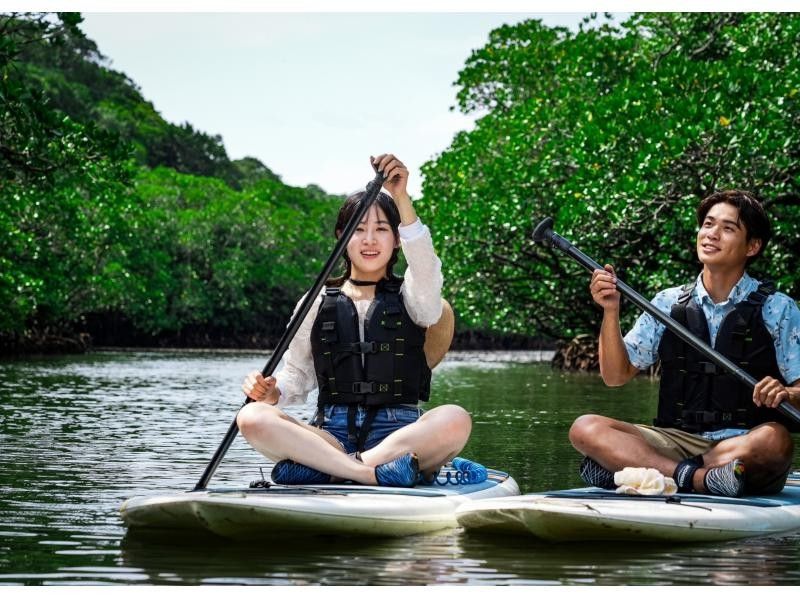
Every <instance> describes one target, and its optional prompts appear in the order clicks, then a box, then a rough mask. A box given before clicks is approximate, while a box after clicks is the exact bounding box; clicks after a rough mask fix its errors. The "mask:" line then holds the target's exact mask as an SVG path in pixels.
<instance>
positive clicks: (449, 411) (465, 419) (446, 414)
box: [440, 405, 472, 444]
mask: <svg viewBox="0 0 800 598" xmlns="http://www.w3.org/2000/svg"><path fill="white" fill-rule="evenodd" d="M440 409H442V411H443V413H442V419H443V420H444V421H445V422H446V424H445V429H444V430H443V432H444V433H445V434H446V435H447V437H449V438H452V439H453V440H455V441H459V442H462V441H463V444H466V442H467V440H468V439H469V435H470V432H472V417H470V414H469V412H468V411H467V410H466V409H464V408H463V407H459V406H458V405H442V407H440Z"/></svg>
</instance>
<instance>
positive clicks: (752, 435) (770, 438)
mask: <svg viewBox="0 0 800 598" xmlns="http://www.w3.org/2000/svg"><path fill="white" fill-rule="evenodd" d="M747 438H748V441H749V442H748V443H747V453H748V454H747V455H745V462H747V461H748V460H750V461H762V460H769V461H771V462H776V463H785V462H788V461H791V459H792V456H793V454H794V441H793V440H792V436H791V434H789V432H788V430H787V429H786V428H785V427H783V426H782V425H780V424H777V423H772V422H770V423H766V424H762V425H760V426H757V427H755V428H753V429H752V430H750V432H748V434H747Z"/></svg>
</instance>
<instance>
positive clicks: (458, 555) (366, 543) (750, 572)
mask: <svg viewBox="0 0 800 598" xmlns="http://www.w3.org/2000/svg"><path fill="white" fill-rule="evenodd" d="M537 357H539V356H537V355H534V354H529V353H453V354H451V355H450V356H449V357H448V359H447V360H446V361H445V362H444V363H443V364H441V365H440V366H439V367H438V368H437V370H436V372H435V374H434V381H433V397H434V399H433V401H432V404H433V405H436V404H442V403H457V404H460V405H462V406H464V407H465V408H466V409H468V410H469V411H470V412H471V413H472V414H473V419H474V428H473V434H472V439H471V440H470V442H469V444H468V445H467V447H466V448H465V450H464V452H463V453H462V454H463V455H464V456H466V457H468V458H471V459H474V460H477V461H479V462H481V463H484V464H485V465H487V466H492V467H495V468H497V469H502V470H505V471H509V472H510V473H511V474H512V475H513V476H514V478H515V479H516V480H517V482H518V483H519V485H520V488H521V489H522V491H523V492H534V491H542V490H549V489H555V488H567V487H574V486H580V485H582V484H581V482H580V480H579V478H578V476H577V473H576V470H577V466H578V463H579V460H580V458H579V455H578V454H577V453H575V451H574V450H573V449H572V448H571V447H570V445H569V442H568V441H567V430H568V429H569V425H570V423H571V422H572V421H573V420H574V418H575V417H577V416H578V415H580V414H581V413H586V412H595V413H603V414H606V415H609V416H612V417H617V418H620V419H626V420H632V421H645V422H646V421H649V420H650V419H651V418H652V416H653V412H654V408H655V402H656V392H657V384H656V383H655V382H653V381H651V380H649V379H647V378H644V377H642V378H639V379H636V380H634V381H632V382H631V383H630V384H628V385H626V386H625V387H623V388H617V389H609V388H606V387H604V386H603V384H602V382H601V381H600V380H599V378H598V377H597V376H596V375H590V374H563V373H559V372H554V371H552V370H551V369H550V367H549V366H548V365H547V364H546V363H534V362H531V360H532V359H536V358H537ZM265 361H266V356H265V355H264V354H255V353H223V352H216V353H215V352H202V353H197V352H98V353H93V354H89V355H82V356H68V357H47V358H45V357H43V358H37V359H26V360H15V361H6V362H2V363H0V584H12V585H16V584H26V585H49V584H302V585H309V584H323V585H328V584H337V585H351V584H353V585H354V584H358V585H360V584H392V585H416V584H471V585H477V584H495V585H496V584H503V585H505V584H510V585H516V584H573V585H598V584H680V585H685V584H753V583H755V584H769V585H771V584H779V585H786V584H797V583H799V582H800V534H794V535H790V536H784V537H777V538H776V537H770V538H758V539H751V540H747V541H736V542H722V543H714V544H705V545H671V544H670V545H666V544H665V545H658V544H653V545H641V544H635V545H634V544H624V543H604V544H600V543H586V544H563V545H560V544H547V543H542V542H538V541H536V540H532V539H527V538H512V537H499V538H494V539H492V538H487V537H483V536H473V535H469V534H465V533H464V532H463V531H461V530H448V531H446V532H442V533H438V534H432V535H426V536H415V537H408V538H399V539H388V540H364V539H359V540H354V539H331V538H323V539H311V540H308V539H306V540H304V541H298V542H295V543H292V542H288V543H287V542H284V541H281V542H280V543H276V542H272V541H270V539H269V538H253V541H252V542H248V543H232V542H225V541H219V542H213V541H202V542H197V541H195V542H192V543H185V542H180V541H179V539H174V540H175V541H172V542H160V543H154V542H152V541H144V540H141V539H136V538H132V537H126V534H125V528H124V527H123V526H122V522H121V520H120V518H119V515H118V509H119V506H120V504H121V503H122V502H123V501H124V500H125V499H126V498H129V497H131V496H134V495H142V494H158V493H171V492H180V491H184V490H190V489H191V488H192V487H193V486H194V484H195V483H196V482H197V480H198V478H199V477H200V475H201V473H202V472H203V469H204V468H205V466H206V464H207V463H208V461H209V460H210V458H211V455H212V454H213V452H214V450H215V449H216V447H217V446H218V444H219V442H220V441H221V439H222V437H223V436H224V434H225V431H226V430H227V428H228V426H229V424H230V423H231V421H232V420H233V417H234V414H235V412H236V410H237V409H238V407H239V406H241V404H242V401H243V397H242V395H241V391H240V390H239V387H240V384H241V380H242V378H243V376H244V374H245V373H246V372H248V371H250V370H252V369H260V368H261V367H263V365H264V363H265ZM311 411H312V409H311V407H307V408H301V409H299V410H298V411H297V412H296V414H297V415H300V416H308V415H310V413H311ZM798 465H800V460H797V459H796V462H795V466H798ZM260 466H263V467H264V468H265V473H266V471H268V469H269V464H268V463H267V462H266V461H264V460H262V459H261V458H260V457H259V456H258V455H256V454H255V453H254V452H253V451H252V450H251V449H250V448H249V447H248V446H247V445H246V443H244V442H243V441H242V440H241V438H239V439H237V440H236V442H235V443H234V445H233V446H232V448H231V449H230V451H229V452H228V454H227V456H226V458H225V460H224V461H223V462H222V465H221V466H220V468H219V470H218V471H217V473H216V475H215V477H214V478H213V480H212V483H211V484H210V485H211V486H212V487H219V486H239V487H241V486H245V485H247V484H248V483H249V482H250V481H251V480H253V479H257V478H259V477H260V473H259V467H260Z"/></svg>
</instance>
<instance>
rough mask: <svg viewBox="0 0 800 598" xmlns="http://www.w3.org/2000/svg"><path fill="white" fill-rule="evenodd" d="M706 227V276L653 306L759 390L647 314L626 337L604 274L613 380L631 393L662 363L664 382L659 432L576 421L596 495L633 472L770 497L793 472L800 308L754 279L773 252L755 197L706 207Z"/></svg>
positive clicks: (600, 281)
mask: <svg viewBox="0 0 800 598" xmlns="http://www.w3.org/2000/svg"><path fill="white" fill-rule="evenodd" d="M697 222H698V226H699V230H698V233H697V257H698V259H699V260H700V262H701V263H702V264H703V271H702V272H701V273H700V275H699V276H698V277H697V279H696V281H693V282H692V283H690V284H688V285H685V286H683V287H675V288H671V289H668V290H666V291H662V292H660V293H658V294H657V295H656V296H655V298H654V299H653V301H652V303H653V304H654V305H655V306H656V307H658V308H659V309H660V310H661V311H663V312H665V313H668V314H671V316H672V317H673V318H674V319H676V320H678V321H679V322H681V323H682V324H684V326H686V327H687V328H689V329H690V330H691V331H692V332H693V333H694V334H695V335H696V336H699V337H700V338H702V339H704V340H705V341H706V342H707V343H708V344H709V345H711V346H712V347H714V348H715V349H716V350H717V351H718V352H720V353H722V354H723V355H725V356H726V357H728V358H729V359H731V360H732V361H734V362H735V363H737V364H738V365H739V366H740V367H741V368H742V369H744V370H745V371H747V372H748V373H749V374H751V375H752V376H753V377H755V378H756V379H757V380H759V382H758V383H757V384H756V386H755V389H754V390H752V391H751V390H750V389H749V388H748V387H747V386H746V385H744V384H742V383H741V382H739V381H738V380H736V379H735V378H734V377H733V376H731V375H730V374H728V373H726V372H725V371H723V370H721V369H720V368H717V367H716V366H715V365H714V364H713V363H709V362H708V360H707V359H706V358H704V357H703V356H702V355H701V354H700V353H698V352H697V351H696V350H694V349H692V348H691V347H690V346H689V345H687V344H686V343H684V342H683V341H681V340H680V339H679V338H678V337H677V336H675V335H674V334H673V333H671V332H670V331H669V330H666V329H665V326H664V325H663V324H661V323H659V322H658V321H657V320H656V319H655V318H653V317H652V316H651V315H650V314H647V313H645V314H642V315H641V316H640V317H639V319H638V320H637V321H636V324H635V325H634V327H633V329H632V330H631V331H630V332H629V333H628V334H627V335H626V336H625V338H624V339H623V338H622V334H621V332H620V324H619V313H620V293H619V292H618V291H617V290H616V277H615V274H614V269H613V268H612V267H611V266H610V265H606V266H605V269H603V270H595V271H594V272H593V274H592V281H591V284H590V287H589V288H590V290H591V293H592V298H593V299H594V301H595V302H596V303H597V304H598V305H600V307H602V308H603V322H602V325H601V329H600V339H599V342H600V374H601V376H602V378H603V381H604V382H605V383H606V384H607V385H608V386H621V385H623V384H625V383H626V382H628V381H629V380H630V379H631V378H633V377H634V376H635V375H636V374H637V373H638V372H639V370H642V369H645V368H647V367H649V366H650V365H652V364H653V363H655V362H656V360H657V359H658V358H660V359H661V364H662V376H661V383H660V392H659V405H658V417H657V418H656V420H655V422H654V426H645V425H637V424H629V423H626V422H622V421H617V420H614V419H611V418H607V417H603V416H599V415H583V416H581V417H579V418H578V419H577V420H575V422H574V423H573V425H572V428H571V429H570V433H569V437H570V441H571V442H572V445H573V446H574V447H575V448H576V449H577V450H578V451H580V452H581V453H583V454H584V455H585V458H584V460H583V462H582V463H581V472H580V473H581V477H582V478H583V480H584V481H585V482H586V483H588V484H590V485H595V486H599V487H602V488H609V489H611V488H614V487H615V484H614V475H613V472H615V471H618V470H620V469H623V468H624V467H627V466H634V467H652V468H655V469H657V470H659V471H660V472H661V473H663V474H664V475H665V476H671V477H673V478H674V479H675V482H676V483H677V484H678V488H679V490H680V491H681V492H703V493H711V494H718V495H724V496H742V495H743V494H745V493H747V494H771V493H775V492H780V490H781V489H782V488H783V485H784V483H785V481H786V477H787V475H788V473H789V471H790V469H791V463H792V454H793V443H792V438H791V436H790V434H789V430H790V429H791V430H792V431H800V428H797V427H796V426H797V423H796V422H793V421H791V420H789V419H788V418H786V417H784V416H783V415H782V414H781V413H780V412H779V411H777V410H776V407H777V406H778V405H779V404H780V403H781V402H783V401H789V402H790V403H791V404H792V405H794V406H797V407H800V310H798V308H797V305H796V303H795V302H794V301H793V300H792V299H790V298H789V297H787V296H786V295H784V294H782V293H777V292H775V289H774V287H773V286H772V285H771V284H769V283H760V282H759V281H757V280H755V279H753V278H751V277H750V276H748V274H747V273H746V272H745V269H746V266H747V265H748V263H750V262H752V261H753V260H755V259H756V258H757V257H758V256H759V255H761V253H762V252H763V251H764V249H765V248H766V246H767V243H768V242H769V239H770V236H771V231H770V225H769V220H768V219H767V216H766V214H765V213H764V210H763V208H762V206H761V204H760V203H759V202H758V200H756V199H755V198H754V197H753V195H751V194H750V193H747V192H744V191H735V190H734V191H723V192H718V193H714V194H712V195H711V196H709V197H707V198H706V199H704V200H703V201H702V202H701V203H700V205H699V207H698V208H697Z"/></svg>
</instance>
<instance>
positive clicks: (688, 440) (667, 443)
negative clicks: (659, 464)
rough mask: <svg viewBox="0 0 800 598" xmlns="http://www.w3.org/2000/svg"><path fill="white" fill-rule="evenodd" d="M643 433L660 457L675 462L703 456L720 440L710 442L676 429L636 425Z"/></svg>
mask: <svg viewBox="0 0 800 598" xmlns="http://www.w3.org/2000/svg"><path fill="white" fill-rule="evenodd" d="M634 425H635V426H636V428H637V429H638V430H639V432H641V433H642V436H644V439H645V440H646V441H647V444H649V445H650V446H652V447H653V448H654V449H656V451H657V452H658V454H659V455H663V456H664V457H667V458H668V459H672V460H673V461H683V460H684V459H688V458H689V457H694V456H695V455H703V454H705V453H707V452H708V451H710V450H711V448H712V447H713V446H714V445H715V444H717V443H718V442H719V441H718V440H708V439H706V438H703V437H702V436H698V435H697V434H691V433H689V432H684V431H683V430H677V429H675V428H656V427H654V426H646V425H644V424H634Z"/></svg>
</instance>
